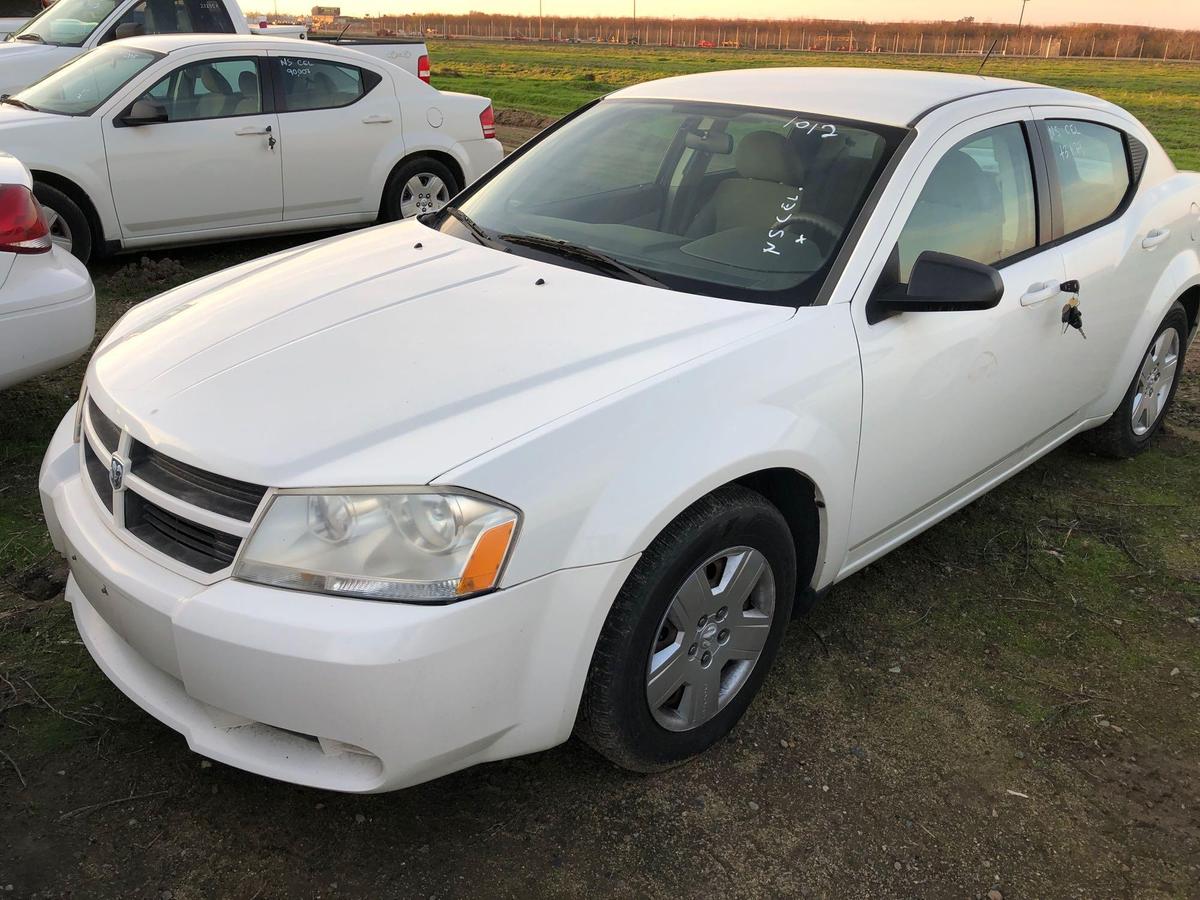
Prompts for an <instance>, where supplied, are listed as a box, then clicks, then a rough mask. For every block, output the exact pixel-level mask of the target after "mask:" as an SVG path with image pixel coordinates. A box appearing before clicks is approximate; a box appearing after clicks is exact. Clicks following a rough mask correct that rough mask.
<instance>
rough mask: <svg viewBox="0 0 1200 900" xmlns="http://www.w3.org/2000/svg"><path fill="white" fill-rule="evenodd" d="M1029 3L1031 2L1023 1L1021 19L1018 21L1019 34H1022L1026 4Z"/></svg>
mask: <svg viewBox="0 0 1200 900" xmlns="http://www.w3.org/2000/svg"><path fill="white" fill-rule="evenodd" d="M1028 2H1029V0H1021V17H1020V18H1019V19H1017V34H1020V33H1021V25H1022V24H1024V22H1025V4H1027V3H1028Z"/></svg>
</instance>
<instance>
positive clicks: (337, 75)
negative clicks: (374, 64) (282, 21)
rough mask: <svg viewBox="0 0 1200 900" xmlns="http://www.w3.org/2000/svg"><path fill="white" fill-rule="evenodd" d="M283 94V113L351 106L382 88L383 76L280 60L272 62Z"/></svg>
mask: <svg viewBox="0 0 1200 900" xmlns="http://www.w3.org/2000/svg"><path fill="white" fill-rule="evenodd" d="M272 65H274V66H275V76H276V80H277V81H278V83H279V85H280V87H281V91H282V94H283V97H282V101H283V110H285V111H290V112H299V111H301V110H306V109H336V108H337V107H339V106H349V105H350V104H351V103H354V102H355V101H357V100H358V99H360V98H361V97H363V96H364V95H365V94H366V93H367V92H369V91H370V90H371V88H373V87H375V85H377V84H379V82H380V80H381V79H380V76H379V75H376V74H375V73H374V72H368V71H365V70H363V69H360V68H358V67H357V66H348V65H345V64H343V63H334V62H326V61H322V60H319V59H306V58H302V57H291V56H279V57H276V58H275V59H274V60H273V61H272Z"/></svg>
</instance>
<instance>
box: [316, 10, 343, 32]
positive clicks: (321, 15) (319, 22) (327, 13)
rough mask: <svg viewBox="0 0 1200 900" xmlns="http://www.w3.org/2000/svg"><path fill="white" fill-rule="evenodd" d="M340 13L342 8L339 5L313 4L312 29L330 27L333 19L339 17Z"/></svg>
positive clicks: (318, 29) (317, 29)
mask: <svg viewBox="0 0 1200 900" xmlns="http://www.w3.org/2000/svg"><path fill="white" fill-rule="evenodd" d="M341 15H342V8H341V7H340V6H314V7H313V8H312V29H313V31H320V30H321V29H322V28H332V27H333V23H334V21H335V20H337V19H339V18H341Z"/></svg>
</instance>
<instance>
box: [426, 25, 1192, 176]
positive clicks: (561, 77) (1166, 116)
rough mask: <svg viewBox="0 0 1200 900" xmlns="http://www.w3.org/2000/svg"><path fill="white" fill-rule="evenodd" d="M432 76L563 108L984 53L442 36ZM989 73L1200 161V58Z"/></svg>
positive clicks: (1022, 64)
mask: <svg viewBox="0 0 1200 900" xmlns="http://www.w3.org/2000/svg"><path fill="white" fill-rule="evenodd" d="M430 55H431V57H432V59H433V83H434V85H436V86H437V87H440V88H443V89H444V90H456V91H466V92H468V93H479V94H486V95H487V96H490V97H491V98H492V99H493V101H494V102H495V105H496V106H498V107H513V108H517V109H527V110H530V111H531V112H537V113H543V114H545V115H554V116H561V115H564V114H565V113H568V112H570V111H571V110H573V109H575V108H576V107H577V106H579V105H580V104H582V103H586V102H587V101H588V100H591V99H592V98H594V97H598V96H600V95H601V94H605V93H608V92H609V91H613V90H616V89H617V88H622V87H626V86H628V85H631V84H636V83H637V82H639V81H649V80H651V79H654V78H665V77H667V76H670V75H685V74H688V73H690V72H705V71H710V70H713V69H744V68H754V67H759V66H884V67H887V68H902V69H932V70H937V71H940V72H975V71H976V70H977V69H978V68H979V62H980V60H979V58H978V57H939V56H891V55H880V56H868V55H866V54H854V55H850V54H845V53H807V52H794V51H793V52H787V53H780V52H750V51H744V50H743V51H728V50H723V51H718V50H672V49H667V48H661V47H645V48H640V47H621V46H592V45H584V46H577V45H576V46H571V45H547V46H537V45H530V44H504V43H466V42H459V41H452V42H441V43H434V44H433V45H431V47H430ZM985 72H986V73H987V74H988V75H995V76H997V77H1003V78H1016V79H1020V80H1023V81H1034V82H1038V83H1041V84H1052V85H1056V86H1058V87H1064V88H1070V89H1072V90H1078V91H1085V92H1087V93H1089V94H1095V95H1096V96H1099V97H1103V98H1104V99H1106V100H1111V101H1112V102H1113V103H1117V104H1119V105H1121V106H1124V107H1125V108H1126V109H1128V110H1129V111H1130V112H1131V113H1133V114H1134V115H1135V116H1137V117H1138V118H1140V119H1141V120H1142V122H1144V123H1145V124H1146V126H1147V127H1148V128H1149V129H1150V130H1151V131H1153V132H1154V134H1155V135H1156V136H1157V137H1158V139H1159V140H1160V141H1161V142H1162V144H1163V146H1164V147H1165V148H1166V149H1167V151H1168V152H1169V153H1170V154H1171V157H1172V158H1173V159H1174V160H1175V164H1176V165H1177V166H1179V167H1180V168H1184V169H1200V62H1198V63H1196V64H1182V63H1156V62H1125V61H1121V62H1114V61H1111V60H1072V61H1069V62H1068V61H1061V60H1035V59H1000V58H995V57H993V58H992V59H991V60H989V61H988V64H987V68H986V70H985Z"/></svg>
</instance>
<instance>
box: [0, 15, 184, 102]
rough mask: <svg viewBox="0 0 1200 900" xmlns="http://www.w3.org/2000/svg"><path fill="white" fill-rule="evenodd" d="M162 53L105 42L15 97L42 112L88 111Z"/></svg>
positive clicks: (14, 97)
mask: <svg viewBox="0 0 1200 900" xmlns="http://www.w3.org/2000/svg"><path fill="white" fill-rule="evenodd" d="M60 2H62V0H60ZM161 55H162V54H159V53H151V52H150V51H149V50H139V49H137V48H136V47H124V46H122V45H121V44H105V45H104V46H103V47H100V48H98V49H96V50H91V51H89V52H87V53H85V54H83V56H81V57H79V58H78V59H76V60H73V61H72V62H69V63H67V64H66V65H65V66H63V67H62V68H60V69H55V70H54V71H53V72H51V73H50V74H49V75H47V76H46V77H45V78H43V79H42V80H41V81H38V82H35V83H33V84H31V85H30V86H29V87H27V88H25V90H23V91H21V92H20V93H17V94H15V95H14V96H13V98H12V99H15V100H18V101H20V103H21V105H23V106H28V107H32V108H33V109H36V110H38V111H39V112H50V113H59V114H61V115H67V116H83V115H87V114H88V113H91V112H92V111H93V110H95V109H96V108H97V107H98V106H100V104H102V103H104V101H106V100H107V99H108V98H109V97H111V96H112V95H113V94H115V93H116V92H117V91H118V90H120V88H121V87H123V86H124V85H125V83H126V82H128V81H129V79H131V78H133V77H134V76H135V75H137V74H138V72H140V71H142V70H143V69H145V68H146V67H147V66H148V65H150V64H151V63H152V62H154V61H155V60H156V59H158V58H159V57H160V56H161Z"/></svg>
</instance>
